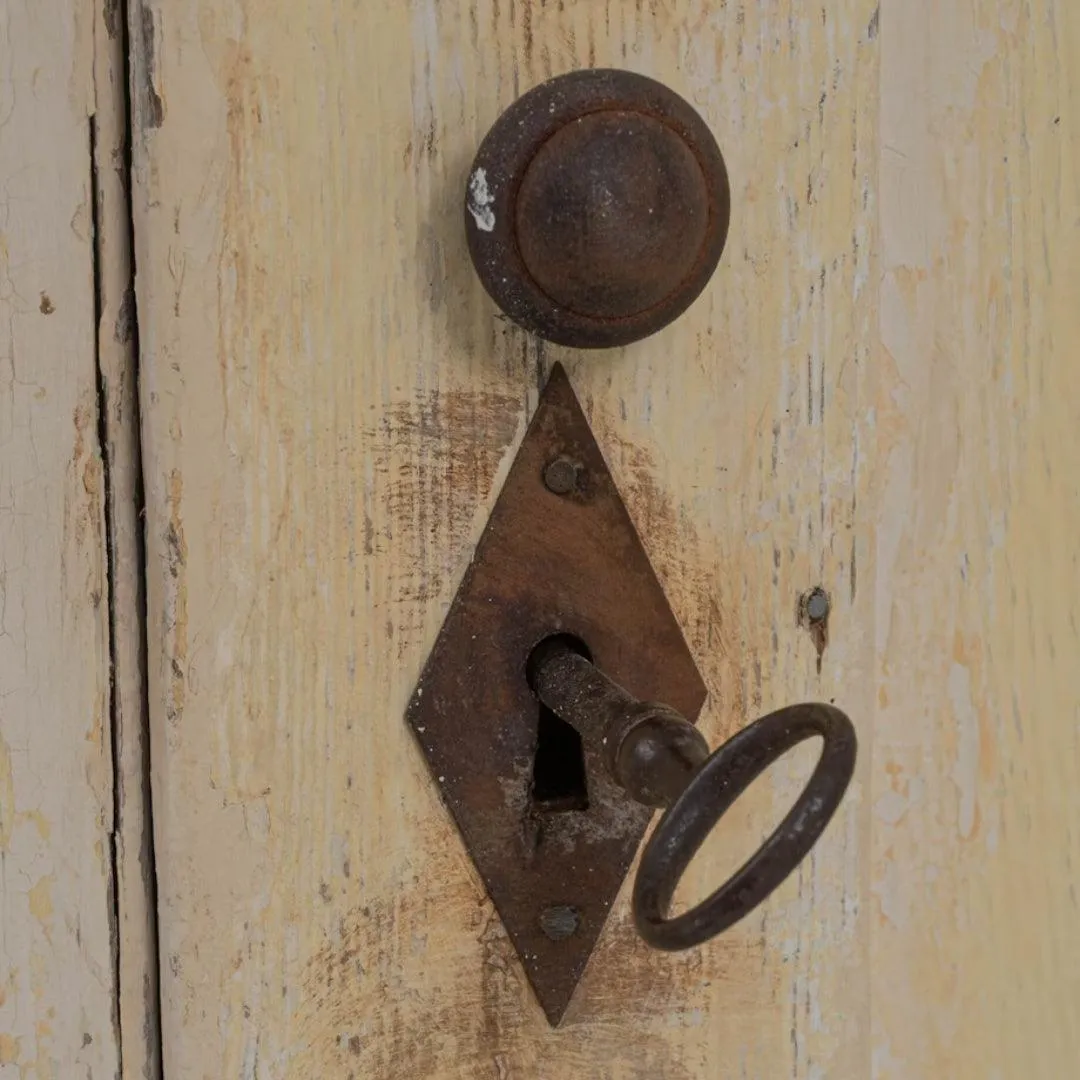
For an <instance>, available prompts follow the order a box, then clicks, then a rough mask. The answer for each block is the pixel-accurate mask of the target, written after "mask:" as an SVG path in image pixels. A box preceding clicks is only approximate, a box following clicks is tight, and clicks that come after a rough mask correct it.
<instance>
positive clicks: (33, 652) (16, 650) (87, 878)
mask: <svg viewBox="0 0 1080 1080" xmlns="http://www.w3.org/2000/svg"><path fill="white" fill-rule="evenodd" d="M93 30H94V18H93V12H92V9H91V7H90V6H89V5H85V4H75V5H72V4H65V3H61V2H60V0H32V2H31V0H8V2H6V3H5V4H4V7H3V10H2V12H0V1077H2V1078H3V1080H47V1078H48V1080H60V1078H67V1077H80V1078H81V1077H87V1078H89V1077H93V1078H96V1080H112V1078H113V1077H114V1076H117V1075H118V1074H119V1045H118V1032H117V1030H116V1023H115V1010H116V1004H117V1002H116V987H117V954H116V938H115V931H114V926H113V896H112V888H111V867H112V851H111V840H112V835H111V834H112V821H113V785H112V751H111V746H110V729H111V725H110V717H109V621H108V602H109V597H108V589H107V574H106V553H105V512H104V504H105V482H104V476H103V465H102V456H101V450H100V445H99V439H98V391H97V381H96V364H95V290H94V212H93V195H92V191H93V182H92V155H91V133H90V116H91V114H92V113H93V111H94V39H93Z"/></svg>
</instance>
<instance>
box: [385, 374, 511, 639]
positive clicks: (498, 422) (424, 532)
mask: <svg viewBox="0 0 1080 1080" xmlns="http://www.w3.org/2000/svg"><path fill="white" fill-rule="evenodd" d="M523 405H524V402H523V399H522V398H521V397H516V396H510V395H503V394H496V393H469V392H462V391H438V390H432V391H430V392H428V393H426V394H424V395H423V396H422V397H420V398H419V399H417V400H410V401H407V402H402V403H399V404H397V405H392V406H390V408H389V409H387V411H386V412H385V413H384V414H383V415H382V416H381V417H380V418H379V420H378V421H377V422H376V424H375V425H374V427H372V428H371V429H369V430H368V431H367V432H366V437H367V440H368V441H369V443H370V445H371V447H372V450H371V456H372V462H373V468H374V472H375V491H374V493H373V496H374V498H373V501H372V505H370V506H369V507H367V508H366V511H365V512H366V513H367V514H368V515H369V518H370V522H371V524H370V526H369V525H367V524H365V549H367V548H369V547H370V549H371V552H372V555H373V556H374V557H375V558H376V559H378V558H379V557H380V556H381V555H386V554H388V553H389V552H391V551H394V552H396V553H397V557H396V559H395V560H394V569H393V573H394V575H395V578H394V580H393V582H392V596H393V605H394V606H393V612H394V623H393V629H392V637H393V638H394V639H395V640H396V642H397V645H398V652H399V655H404V653H405V652H406V651H407V650H408V648H409V646H410V645H411V643H412V642H414V641H415V640H416V639H417V637H418V636H422V635H423V633H424V632H425V628H426V626H427V620H428V616H429V607H430V604H431V603H432V602H433V601H437V600H438V599H439V598H442V597H445V598H447V599H448V598H449V595H450V592H449V591H448V585H447V582H448V580H449V579H450V578H451V577H452V576H453V572H454V568H455V567H456V566H457V563H458V559H459V557H460V554H461V543H462V540H464V538H465V537H466V536H467V535H468V533H469V531H470V529H471V526H472V524H473V518H474V516H475V514H476V513H477V509H478V507H479V505H480V504H481V503H482V502H484V501H485V500H486V499H487V497H488V495H489V494H490V493H491V489H492V485H493V483H494V481H495V474H496V473H497V471H498V468H499V464H500V463H501V461H502V459H503V455H504V454H505V453H506V450H507V447H508V446H509V444H510V442H511V441H512V440H513V438H514V435H515V433H516V432H517V430H518V427H519V425H520V423H521V421H522V413H523ZM402 549H405V552H406V554H407V557H403V555H402Z"/></svg>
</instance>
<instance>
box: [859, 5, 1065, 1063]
mask: <svg viewBox="0 0 1080 1080" xmlns="http://www.w3.org/2000/svg"><path fill="white" fill-rule="evenodd" d="M880 33H881V36H880V40H881V43H882V101H881V144H882V145H881V171H880V177H881V223H882V227H881V243H882V249H881V250H882V275H883V276H882V281H881V336H882V345H883V347H882V351H881V354H880V362H881V366H882V392H881V394H880V396H879V399H878V408H877V417H876V420H877V451H876V452H877V455H878V476H879V491H878V498H879V501H880V509H879V511H878V531H877V553H878V576H877V584H876V588H877V597H878V600H877V611H876V623H875V627H874V636H875V639H876V651H877V665H876V683H877V696H878V712H877V721H876V725H875V746H874V764H873V770H874V774H873V783H872V792H873V796H872V803H873V810H872V814H873V826H872V831H873V855H872V867H873V869H872V875H873V884H872V904H871V906H872V910H873V915H872V926H873V932H872V947H871V951H870V956H869V964H870V967H871V970H872V971H873V973H874V978H873V993H874V1004H873V1022H874V1036H873V1063H874V1069H875V1075H877V1076H880V1077H881V1078H882V1080H893V1078H900V1077H924V1076H945V1075H950V1076H965V1077H967V1076H970V1077H1002V1078H1010V1077H1021V1076H1023V1077H1028V1076H1030V1077H1046V1078H1056V1077H1065V1076H1072V1075H1075V1073H1076V1069H1077V1063H1078V1062H1080V901H1078V895H1077V882H1078V873H1080V665H1078V664H1077V662H1076V658H1077V656H1078V655H1080V563H1078V560H1080V555H1078V553H1080V543H1078V540H1077V538H1078V537H1080V486H1078V482H1077V469H1078V466H1080V404H1078V403H1080V363H1078V351H1077V350H1078V346H1077V343H1078V342H1080V305H1078V304H1077V300H1078V298H1080V20H1078V14H1077V11H1076V8H1075V5H1072V4H1069V3H1064V2H1054V0H1040V2H1037V3H1030V4H1029V3H1020V2H1011V0H980V2H978V3H974V4H971V3H967V4H959V3H956V4H945V5H942V4H938V3H934V2H933V0H917V2H911V0H896V2H893V3H890V4H888V5H883V8H882V18H881V32H880Z"/></svg>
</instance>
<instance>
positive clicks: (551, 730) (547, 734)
mask: <svg viewBox="0 0 1080 1080" xmlns="http://www.w3.org/2000/svg"><path fill="white" fill-rule="evenodd" d="M552 642H558V643H560V644H562V645H565V646H567V647H568V648H570V649H573V651H574V652H576V653H578V654H579V655H580V656H584V657H586V659H590V660H591V659H592V656H591V654H590V653H589V650H588V648H587V647H586V646H585V643H584V642H583V641H581V640H579V639H578V638H575V637H572V636H571V635H569V634H559V635H557V636H555V637H551V638H546V639H545V640H544V641H542V642H541V643H540V644H539V645H537V647H536V648H535V649H534V650H533V652H532V655H531V656H530V657H529V663H530V668H531V666H532V664H533V662H534V661H535V659H536V657H537V656H538V655H539V653H540V650H542V649H543V648H544V647H545V646H550V644H551V643H552ZM530 681H531V680H530ZM537 707H538V709H539V716H538V717H537V723H536V756H535V757H534V758H533V782H532V805H533V809H534V810H537V811H539V812H540V813H543V814H555V813H565V812H566V811H568V810H588V809H589V790H588V787H587V785H586V782H585V750H584V747H583V746H582V744H581V736H580V735H579V734H578V732H577V729H576V728H575V727H574V726H573V725H572V724H568V723H567V722H566V721H565V720H563V719H562V718H561V717H559V716H557V715H556V714H555V713H553V712H552V711H551V709H549V708H548V707H547V706H546V705H544V704H543V703H542V702H537Z"/></svg>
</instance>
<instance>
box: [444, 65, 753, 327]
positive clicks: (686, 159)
mask: <svg viewBox="0 0 1080 1080" xmlns="http://www.w3.org/2000/svg"><path fill="white" fill-rule="evenodd" d="M730 209H731V196H730V190H729V186H728V178H727V171H726V169H725V167H724V159H723V157H722V156H721V154H720V149H719V147H718V146H717V145H716V140H715V139H714V138H713V136H712V133H711V132H710V131H709V129H708V127H707V126H706V124H705V122H704V121H703V120H702V118H701V117H700V116H699V115H698V113H697V112H696V111H695V110H694V109H693V108H692V107H691V106H690V105H689V104H688V103H687V102H686V101H684V100H683V99H682V98H681V97H679V95H678V94H676V93H674V92H673V91H671V90H669V89H668V88H667V87H666V86H663V85H662V84H661V83H658V82H656V81H655V80H653V79H649V78H646V77H645V76H643V75H637V74H634V73H632V72H628V71H617V70H608V69H589V70H585V71H575V72H572V73H570V74H568V75H561V76H558V77H557V78H554V79H551V80H549V81H548V82H546V83H543V84H542V85H540V86H538V87H536V88H534V89H533V90H530V91H529V92H528V93H526V94H525V95H524V96H522V97H520V98H519V99H518V100H517V101H516V102H514V104H512V105H511V106H510V108H508V109H507V110H506V112H504V113H503V114H502V115H501V116H500V117H499V119H498V120H497V121H496V122H495V124H494V126H493V127H492V128H491V130H490V131H489V132H488V134H487V136H486V137H485V139H484V141H483V143H482V144H481V146H480V150H479V152H478V153H477V155H476V159H475V161H474V162H473V166H472V168H471V170H470V172H469V178H468V183H467V189H466V193H465V227H466V233H467V236H468V242H469V252H470V254H471V256H472V261H473V265H474V266H475V267H476V271H477V274H478V275H479V277H480V280H481V282H482V283H483V285H484V287H485V288H486V289H487V291H488V293H489V294H490V295H491V297H492V299H494V301H495V302H496V303H497V304H498V305H499V307H500V308H502V310H503V311H504V312H505V313H506V314H507V315H508V316H509V317H510V318H511V319H513V320H514V322H516V323H518V324H519V325H521V326H523V327H525V329H527V330H530V331H532V332H533V333H535V334H538V335H539V336H540V337H542V338H545V339H547V340H548V341H553V342H556V343H558V344H561V345H570V346H574V347H577V348H582V349H597V348H608V347H613V346H618V345H627V344H629V343H630V342H633V341H638V340H639V339H641V338H644V337H648V336H649V335H650V334H653V333H655V332H656V331H657V330H660V329H661V328H663V327H664V326H667V325H668V323H670V322H671V321H672V320H673V319H675V318H677V317H678V316H679V315H681V314H682V313H683V312H684V311H685V310H686V309H687V308H688V307H689V306H690V304H692V303H693V301H694V300H695V299H696V298H697V297H698V295H699V294H700V293H701V291H702V289H704V288H705V285H706V284H707V283H708V281H709V278H710V277H711V276H712V273H713V271H714V270H715V269H716V265H717V263H718V262H719V260H720V254H721V252H722V251H723V248H724V241H725V239H726V238H727V230H728V220H729V217H730Z"/></svg>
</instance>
